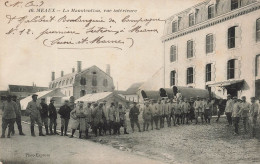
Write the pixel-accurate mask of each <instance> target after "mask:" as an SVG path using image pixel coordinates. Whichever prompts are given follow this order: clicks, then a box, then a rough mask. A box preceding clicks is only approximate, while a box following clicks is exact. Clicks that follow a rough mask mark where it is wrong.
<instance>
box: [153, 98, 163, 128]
mask: <svg viewBox="0 0 260 164" xmlns="http://www.w3.org/2000/svg"><path fill="white" fill-rule="evenodd" d="M161 107H162V106H161V105H160V104H158V103H157V104H155V107H154V108H153V109H154V111H153V119H154V122H155V126H156V129H157V130H158V129H159V128H158V122H159V120H160V118H161V112H162V108H161Z"/></svg>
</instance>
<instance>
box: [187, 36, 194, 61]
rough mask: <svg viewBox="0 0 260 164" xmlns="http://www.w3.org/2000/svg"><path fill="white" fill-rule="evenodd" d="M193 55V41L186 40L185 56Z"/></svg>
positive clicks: (190, 56)
mask: <svg viewBox="0 0 260 164" xmlns="http://www.w3.org/2000/svg"><path fill="white" fill-rule="evenodd" d="M192 57H193V41H192V40H189V41H188V42H187V58H192Z"/></svg>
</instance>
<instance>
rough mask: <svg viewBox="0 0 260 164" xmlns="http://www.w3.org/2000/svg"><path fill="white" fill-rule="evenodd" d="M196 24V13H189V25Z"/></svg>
mask: <svg viewBox="0 0 260 164" xmlns="http://www.w3.org/2000/svg"><path fill="white" fill-rule="evenodd" d="M194 24H195V18H194V13H191V14H189V26H193V25H194Z"/></svg>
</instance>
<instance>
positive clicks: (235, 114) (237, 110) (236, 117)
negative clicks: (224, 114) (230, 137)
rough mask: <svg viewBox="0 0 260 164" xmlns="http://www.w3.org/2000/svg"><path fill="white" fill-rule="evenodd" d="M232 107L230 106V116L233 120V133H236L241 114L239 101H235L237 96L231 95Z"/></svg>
mask: <svg viewBox="0 0 260 164" xmlns="http://www.w3.org/2000/svg"><path fill="white" fill-rule="evenodd" d="M233 102H234V103H233V108H232V111H231V112H232V117H233V120H234V126H235V135H238V128H239V120H240V116H241V106H240V102H238V101H237V97H233Z"/></svg>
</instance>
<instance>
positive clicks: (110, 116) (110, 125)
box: [107, 102, 116, 135]
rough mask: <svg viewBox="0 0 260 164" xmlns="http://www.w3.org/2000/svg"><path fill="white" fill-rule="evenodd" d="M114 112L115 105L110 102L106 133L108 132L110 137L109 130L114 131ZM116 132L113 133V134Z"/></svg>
mask: <svg viewBox="0 0 260 164" xmlns="http://www.w3.org/2000/svg"><path fill="white" fill-rule="evenodd" d="M115 111H116V107H115V103H114V102H112V103H111V104H110V107H109V108H108V122H107V124H108V131H109V134H110V135H111V130H112V129H115V128H114V126H115V117H114V116H115ZM115 133H116V132H115V131H114V134H115Z"/></svg>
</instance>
